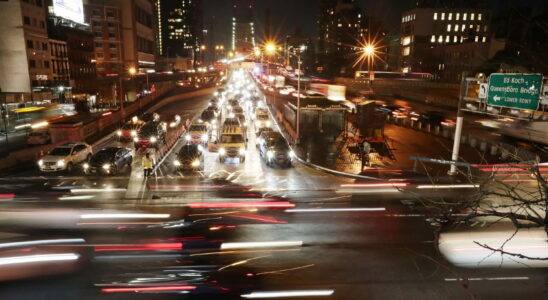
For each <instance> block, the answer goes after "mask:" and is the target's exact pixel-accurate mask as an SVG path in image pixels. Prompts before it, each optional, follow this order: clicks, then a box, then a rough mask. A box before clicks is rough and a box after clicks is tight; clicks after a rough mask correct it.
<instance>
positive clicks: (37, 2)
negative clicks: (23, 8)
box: [34, 0, 42, 7]
mask: <svg viewBox="0 0 548 300" xmlns="http://www.w3.org/2000/svg"><path fill="white" fill-rule="evenodd" d="M34 3H35V4H36V6H40V7H42V0H34Z"/></svg>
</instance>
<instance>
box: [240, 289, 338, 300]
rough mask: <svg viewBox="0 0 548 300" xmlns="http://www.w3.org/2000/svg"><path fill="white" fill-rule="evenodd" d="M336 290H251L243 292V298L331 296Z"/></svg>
mask: <svg viewBox="0 0 548 300" xmlns="http://www.w3.org/2000/svg"><path fill="white" fill-rule="evenodd" d="M334 292H335V291H334V290H307V291H304V290H303V291H272V292H251V293H249V294H243V295H242V298H247V299H261V298H287V297H314V296H331V295H333V293H334Z"/></svg>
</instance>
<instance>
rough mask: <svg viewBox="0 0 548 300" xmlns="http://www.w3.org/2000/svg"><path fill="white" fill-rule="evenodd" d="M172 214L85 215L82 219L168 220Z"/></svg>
mask: <svg viewBox="0 0 548 300" xmlns="http://www.w3.org/2000/svg"><path fill="white" fill-rule="evenodd" d="M170 216H171V215H170V214H109V213H106V214H85V215H81V216H80V218H81V219H167V218H169V217H170Z"/></svg>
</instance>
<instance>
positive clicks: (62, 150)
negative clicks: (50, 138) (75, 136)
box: [49, 147, 72, 156]
mask: <svg viewBox="0 0 548 300" xmlns="http://www.w3.org/2000/svg"><path fill="white" fill-rule="evenodd" d="M70 150H72V148H68V147H57V148H55V149H53V150H51V152H50V153H49V155H54V156H67V155H69V154H70Z"/></svg>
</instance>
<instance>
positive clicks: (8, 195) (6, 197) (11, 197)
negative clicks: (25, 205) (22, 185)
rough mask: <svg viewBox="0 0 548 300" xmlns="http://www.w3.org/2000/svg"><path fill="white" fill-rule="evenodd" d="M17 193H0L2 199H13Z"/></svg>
mask: <svg viewBox="0 0 548 300" xmlns="http://www.w3.org/2000/svg"><path fill="white" fill-rule="evenodd" d="M14 197H15V194H0V199H2V200H8V199H9V200H13V198H14Z"/></svg>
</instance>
